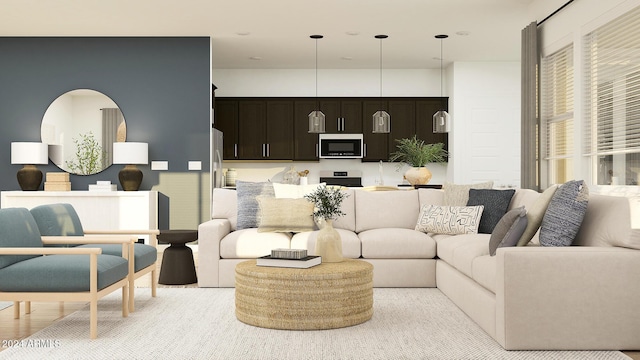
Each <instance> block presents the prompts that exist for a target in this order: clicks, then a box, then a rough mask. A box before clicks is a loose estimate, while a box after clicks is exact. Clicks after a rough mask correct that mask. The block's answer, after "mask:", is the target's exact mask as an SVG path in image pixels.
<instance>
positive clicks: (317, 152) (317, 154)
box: [316, 143, 320, 157]
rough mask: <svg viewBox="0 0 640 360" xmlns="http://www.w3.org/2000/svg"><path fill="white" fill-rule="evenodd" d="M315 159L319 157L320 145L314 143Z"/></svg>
mask: <svg viewBox="0 0 640 360" xmlns="http://www.w3.org/2000/svg"><path fill="white" fill-rule="evenodd" d="M316 157H320V144H318V143H316Z"/></svg>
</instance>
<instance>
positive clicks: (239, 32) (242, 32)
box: [236, 31, 251, 36]
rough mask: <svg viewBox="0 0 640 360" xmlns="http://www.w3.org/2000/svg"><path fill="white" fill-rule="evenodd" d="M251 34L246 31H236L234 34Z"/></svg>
mask: <svg viewBox="0 0 640 360" xmlns="http://www.w3.org/2000/svg"><path fill="white" fill-rule="evenodd" d="M250 34H251V33H250V32H248V31H238V32H236V35H240V36H247V35H250Z"/></svg>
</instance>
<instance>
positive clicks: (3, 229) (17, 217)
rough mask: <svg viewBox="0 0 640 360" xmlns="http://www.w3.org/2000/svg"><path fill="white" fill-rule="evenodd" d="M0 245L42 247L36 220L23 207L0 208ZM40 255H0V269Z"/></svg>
mask: <svg viewBox="0 0 640 360" xmlns="http://www.w3.org/2000/svg"><path fill="white" fill-rule="evenodd" d="M0 247H39V248H40V247H42V239H41V238H40V231H39V230H38V225H37V224H36V221H35V220H34V219H33V216H31V213H30V212H29V210H27V209H24V208H7V209H0ZM38 256H41V255H0V269H2V268H5V267H7V266H9V265H11V264H15V263H17V262H20V261H24V260H27V259H31V258H34V257H38Z"/></svg>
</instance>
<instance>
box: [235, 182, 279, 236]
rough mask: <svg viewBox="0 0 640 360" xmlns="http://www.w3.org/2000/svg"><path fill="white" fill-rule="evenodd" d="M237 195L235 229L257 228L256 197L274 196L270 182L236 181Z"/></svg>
mask: <svg viewBox="0 0 640 360" xmlns="http://www.w3.org/2000/svg"><path fill="white" fill-rule="evenodd" d="M236 190H237V193H238V223H237V226H236V227H237V229H238V230H241V229H250V228H257V227H258V200H256V196H258V195H265V196H271V197H273V196H274V192H273V185H272V184H271V183H270V182H248V181H236Z"/></svg>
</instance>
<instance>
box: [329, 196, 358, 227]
mask: <svg viewBox="0 0 640 360" xmlns="http://www.w3.org/2000/svg"><path fill="white" fill-rule="evenodd" d="M341 191H344V192H345V193H346V194H347V197H345V198H344V200H342V205H340V209H341V210H342V212H343V213H345V215H342V216H340V217H339V218H337V219H336V220H335V221H334V222H333V227H334V228H336V229H345V230H349V231H356V195H355V191H354V190H353V189H347V188H343V189H342V190H341Z"/></svg>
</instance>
